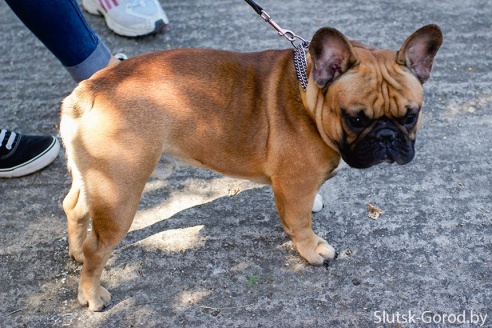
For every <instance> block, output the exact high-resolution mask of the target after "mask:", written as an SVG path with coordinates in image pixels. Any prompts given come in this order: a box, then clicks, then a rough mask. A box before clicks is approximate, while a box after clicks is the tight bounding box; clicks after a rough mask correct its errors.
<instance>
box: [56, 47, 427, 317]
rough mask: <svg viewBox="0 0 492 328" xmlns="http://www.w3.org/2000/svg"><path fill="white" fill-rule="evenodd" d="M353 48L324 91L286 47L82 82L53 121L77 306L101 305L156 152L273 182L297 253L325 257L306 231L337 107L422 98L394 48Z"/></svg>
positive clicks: (160, 59) (337, 127) (329, 252)
mask: <svg viewBox="0 0 492 328" xmlns="http://www.w3.org/2000/svg"><path fill="white" fill-rule="evenodd" d="M354 49H355V50H354V51H355V52H356V56H357V57H358V60H359V62H360V63H359V65H358V66H357V67H354V68H351V69H350V70H349V71H348V72H346V73H345V74H342V75H341V76H339V77H338V78H337V79H335V81H333V83H332V84H331V85H330V86H329V87H328V88H319V87H317V86H316V83H315V82H314V81H313V78H312V73H311V72H312V69H313V64H312V58H311V55H309V56H308V61H309V65H308V67H309V76H310V80H309V84H308V89H307V91H306V93H304V92H303V91H300V88H299V82H298V80H297V77H296V73H295V70H294V65H293V51H292V50H276V51H274V50H271V51H265V52H260V53H233V52H226V51H219V50H192V49H185V50H171V51H166V52H160V53H152V54H147V55H142V56H138V57H135V58H132V59H130V60H127V61H124V62H122V63H120V64H118V65H115V66H112V67H110V68H108V69H105V70H103V71H101V72H99V73H97V74H95V75H94V76H93V77H92V78H91V79H90V80H87V81H84V82H82V83H80V85H79V86H78V87H77V88H76V89H75V90H74V92H73V93H72V94H71V95H70V96H69V97H67V98H66V99H65V100H64V102H63V106H62V118H61V126H60V130H61V135H62V138H63V142H64V145H65V147H66V153H67V157H68V166H69V169H70V170H71V172H72V176H73V183H72V188H71V190H70V191H69V193H68V195H67V197H66V198H65V200H64V202H63V207H64V209H65V212H66V214H67V219H68V234H69V246H70V254H71V255H72V256H73V257H74V258H75V259H76V260H77V261H79V262H83V263H84V265H83V269H82V272H81V280H80V287H79V301H80V302H81V303H82V304H88V305H89V309H90V310H93V311H99V310H101V309H102V308H103V307H104V306H105V305H106V304H108V303H109V301H110V299H111V295H110V294H109V292H108V291H107V290H106V289H104V288H103V287H101V284H100V278H101V273H102V270H103V267H104V265H105V263H106V261H107V259H108V258H109V256H110V254H111V252H112V250H113V248H114V247H115V246H116V245H117V244H118V243H120V242H121V240H122V239H123V238H124V237H125V235H126V233H127V232H128V230H129V228H130V225H131V223H132V220H133V217H134V216H135V213H136V210H137V207H138V203H139V200H140V197H141V194H142V191H143V188H144V186H145V183H146V181H147V178H148V177H149V176H150V174H151V173H152V171H153V170H154V168H155V166H156V164H157V163H158V161H159V159H160V157H161V155H162V154H166V155H172V156H175V157H178V158H181V159H183V160H185V161H187V162H189V163H192V164H195V165H198V166H201V167H205V168H209V169H212V170H215V171H217V172H220V173H223V174H226V175H231V176H237V177H242V178H248V179H251V180H255V181H259V182H263V183H267V184H271V185H272V188H273V192H274V195H275V203H276V206H277V209H278V213H279V216H280V219H281V222H282V225H283V227H284V229H285V232H286V233H287V235H288V236H289V237H290V238H291V239H292V240H293V242H294V244H295V245H296V247H297V250H298V251H299V253H300V254H301V256H302V257H304V258H305V259H306V260H307V261H308V262H309V263H311V264H314V265H321V264H323V262H324V261H325V260H327V259H328V260H329V259H333V258H334V255H335V252H334V249H333V247H332V246H330V245H329V244H328V243H327V242H326V241H325V240H323V239H321V238H319V237H318V236H317V235H316V234H315V233H314V232H313V230H312V228H311V207H312V205H313V201H314V198H315V195H316V192H317V190H318V188H319V187H320V186H321V184H322V183H323V182H324V181H325V180H326V179H328V178H329V177H330V176H332V172H333V170H334V169H335V168H336V167H337V165H338V163H339V160H340V154H339V151H338V149H337V146H336V144H337V142H338V141H339V140H340V138H341V136H342V134H343V133H344V128H343V125H342V122H341V117H340V108H341V107H344V108H347V109H349V110H350V109H354V108H357V106H362V107H364V108H365V109H366V110H367V115H371V117H378V116H381V115H383V114H385V115H395V116H398V115H401V114H402V113H401V112H400V111H402V110H403V109H402V108H403V107H404V106H405V105H406V104H407V103H408V102H416V103H418V104H420V102H421V100H422V88H421V86H420V84H419V83H418V81H417V80H416V79H415V78H414V77H412V75H411V73H410V72H409V71H408V70H406V69H405V68H404V67H402V66H401V65H399V64H397V63H396V54H395V53H394V52H388V51H378V50H371V49H368V48H363V47H358V46H356V45H354ZM354 58H355V55H354ZM348 68H349V67H347V68H346V69H348ZM345 133H347V132H346V131H345ZM350 137H351V138H355V136H350ZM89 219H92V223H93V228H92V231H91V232H90V234H89V235H88V236H87V226H88V223H89Z"/></svg>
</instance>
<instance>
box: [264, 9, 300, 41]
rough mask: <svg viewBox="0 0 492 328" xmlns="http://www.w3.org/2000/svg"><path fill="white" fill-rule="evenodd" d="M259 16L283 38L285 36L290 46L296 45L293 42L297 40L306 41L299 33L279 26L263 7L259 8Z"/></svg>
mask: <svg viewBox="0 0 492 328" xmlns="http://www.w3.org/2000/svg"><path fill="white" fill-rule="evenodd" d="M260 16H261V18H263V20H264V21H265V22H267V23H268V24H270V25H271V26H272V27H273V28H274V29H276V30H277V32H278V35H280V36H283V37H284V38H286V39H287V40H288V41H289V42H290V43H291V44H292V46H293V47H294V48H295V47H296V44H295V42H296V41H298V40H299V41H301V43H306V42H307V41H306V40H304V39H303V38H302V37H300V36H299V35H296V34H295V33H294V32H292V31H291V30H286V29H283V28H281V27H280V26H279V25H278V24H277V23H275V22H274V21H273V19H272V17H271V16H270V15H269V14H268V13H267V12H266V11H264V10H263V9H262V10H261V14H260Z"/></svg>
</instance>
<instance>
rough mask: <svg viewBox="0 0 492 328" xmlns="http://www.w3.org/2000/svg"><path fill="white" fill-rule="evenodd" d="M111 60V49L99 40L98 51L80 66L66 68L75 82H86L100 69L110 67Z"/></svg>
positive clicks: (95, 50)
mask: <svg viewBox="0 0 492 328" xmlns="http://www.w3.org/2000/svg"><path fill="white" fill-rule="evenodd" d="M110 59H111V52H110V51H109V48H108V47H107V46H106V45H105V44H104V43H103V42H102V41H101V40H100V39H99V40H98V43H97V47H96V49H94V51H93V52H92V53H91V54H90V55H89V57H87V58H86V59H85V60H84V61H83V62H81V63H80V64H78V65H75V66H70V67H65V68H66V69H67V71H68V73H70V76H72V79H74V80H75V82H80V81H83V80H86V79H88V78H90V77H91V76H92V74H94V73H96V72H97V71H99V70H100V69H103V68H104V67H106V66H108V63H109V60H110Z"/></svg>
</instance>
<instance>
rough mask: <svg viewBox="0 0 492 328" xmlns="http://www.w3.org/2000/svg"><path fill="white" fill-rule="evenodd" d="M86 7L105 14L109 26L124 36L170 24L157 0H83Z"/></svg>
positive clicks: (155, 30) (163, 27)
mask: <svg viewBox="0 0 492 328" xmlns="http://www.w3.org/2000/svg"><path fill="white" fill-rule="evenodd" d="M82 6H83V7H84V9H85V10H86V11H87V12H89V13H91V14H94V15H103V16H104V18H105V20H106V24H107V25H108V27H109V28H110V29H111V30H112V31H113V32H115V33H116V34H119V35H123V36H142V35H147V34H151V33H156V32H159V31H161V30H163V29H165V28H166V27H167V26H168V25H169V20H168V18H167V16H166V13H165V12H164V10H163V9H162V7H161V5H160V3H159V2H158V1H157V0H83V1H82Z"/></svg>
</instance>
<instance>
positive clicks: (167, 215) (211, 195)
mask: <svg viewBox="0 0 492 328" xmlns="http://www.w3.org/2000/svg"><path fill="white" fill-rule="evenodd" d="M270 220H271V221H273V222H272V223H275V224H276V225H278V227H280V224H279V219H278V216H277V212H276V209H275V204H274V201H273V193H272V191H271V187H270V186H264V185H258V184H254V183H252V182H249V181H245V180H239V179H233V178H228V177H223V176H221V175H218V174H216V173H213V172H209V171H206V170H201V169H195V168H184V169H178V170H176V174H175V175H173V176H172V179H171V180H164V181H163V180H159V179H152V178H151V179H150V180H149V181H148V183H147V186H146V189H145V191H144V193H143V195H142V199H141V202H140V206H139V209H138V212H137V214H136V216H135V220H134V222H133V224H132V228H131V229H130V231H129V233H128V234H127V236H126V237H125V239H124V240H123V241H122V243H121V244H120V245H119V246H118V248H121V247H127V246H129V245H131V244H135V243H138V242H140V241H143V240H145V239H147V238H149V237H151V236H154V235H155V234H158V233H161V232H166V231H169V230H177V229H186V228H190V227H196V226H203V227H206V229H205V230H206V231H207V232H206V233H207V234H210V233H212V234H216V233H218V234H221V233H224V229H227V230H226V231H228V230H231V229H233V227H238V226H241V225H243V224H251V225H252V227H251V228H252V229H253V228H254V225H255V222H265V221H270ZM272 225H273V224H272ZM202 233H205V232H202ZM233 233H234V232H233V231H231V234H233Z"/></svg>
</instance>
